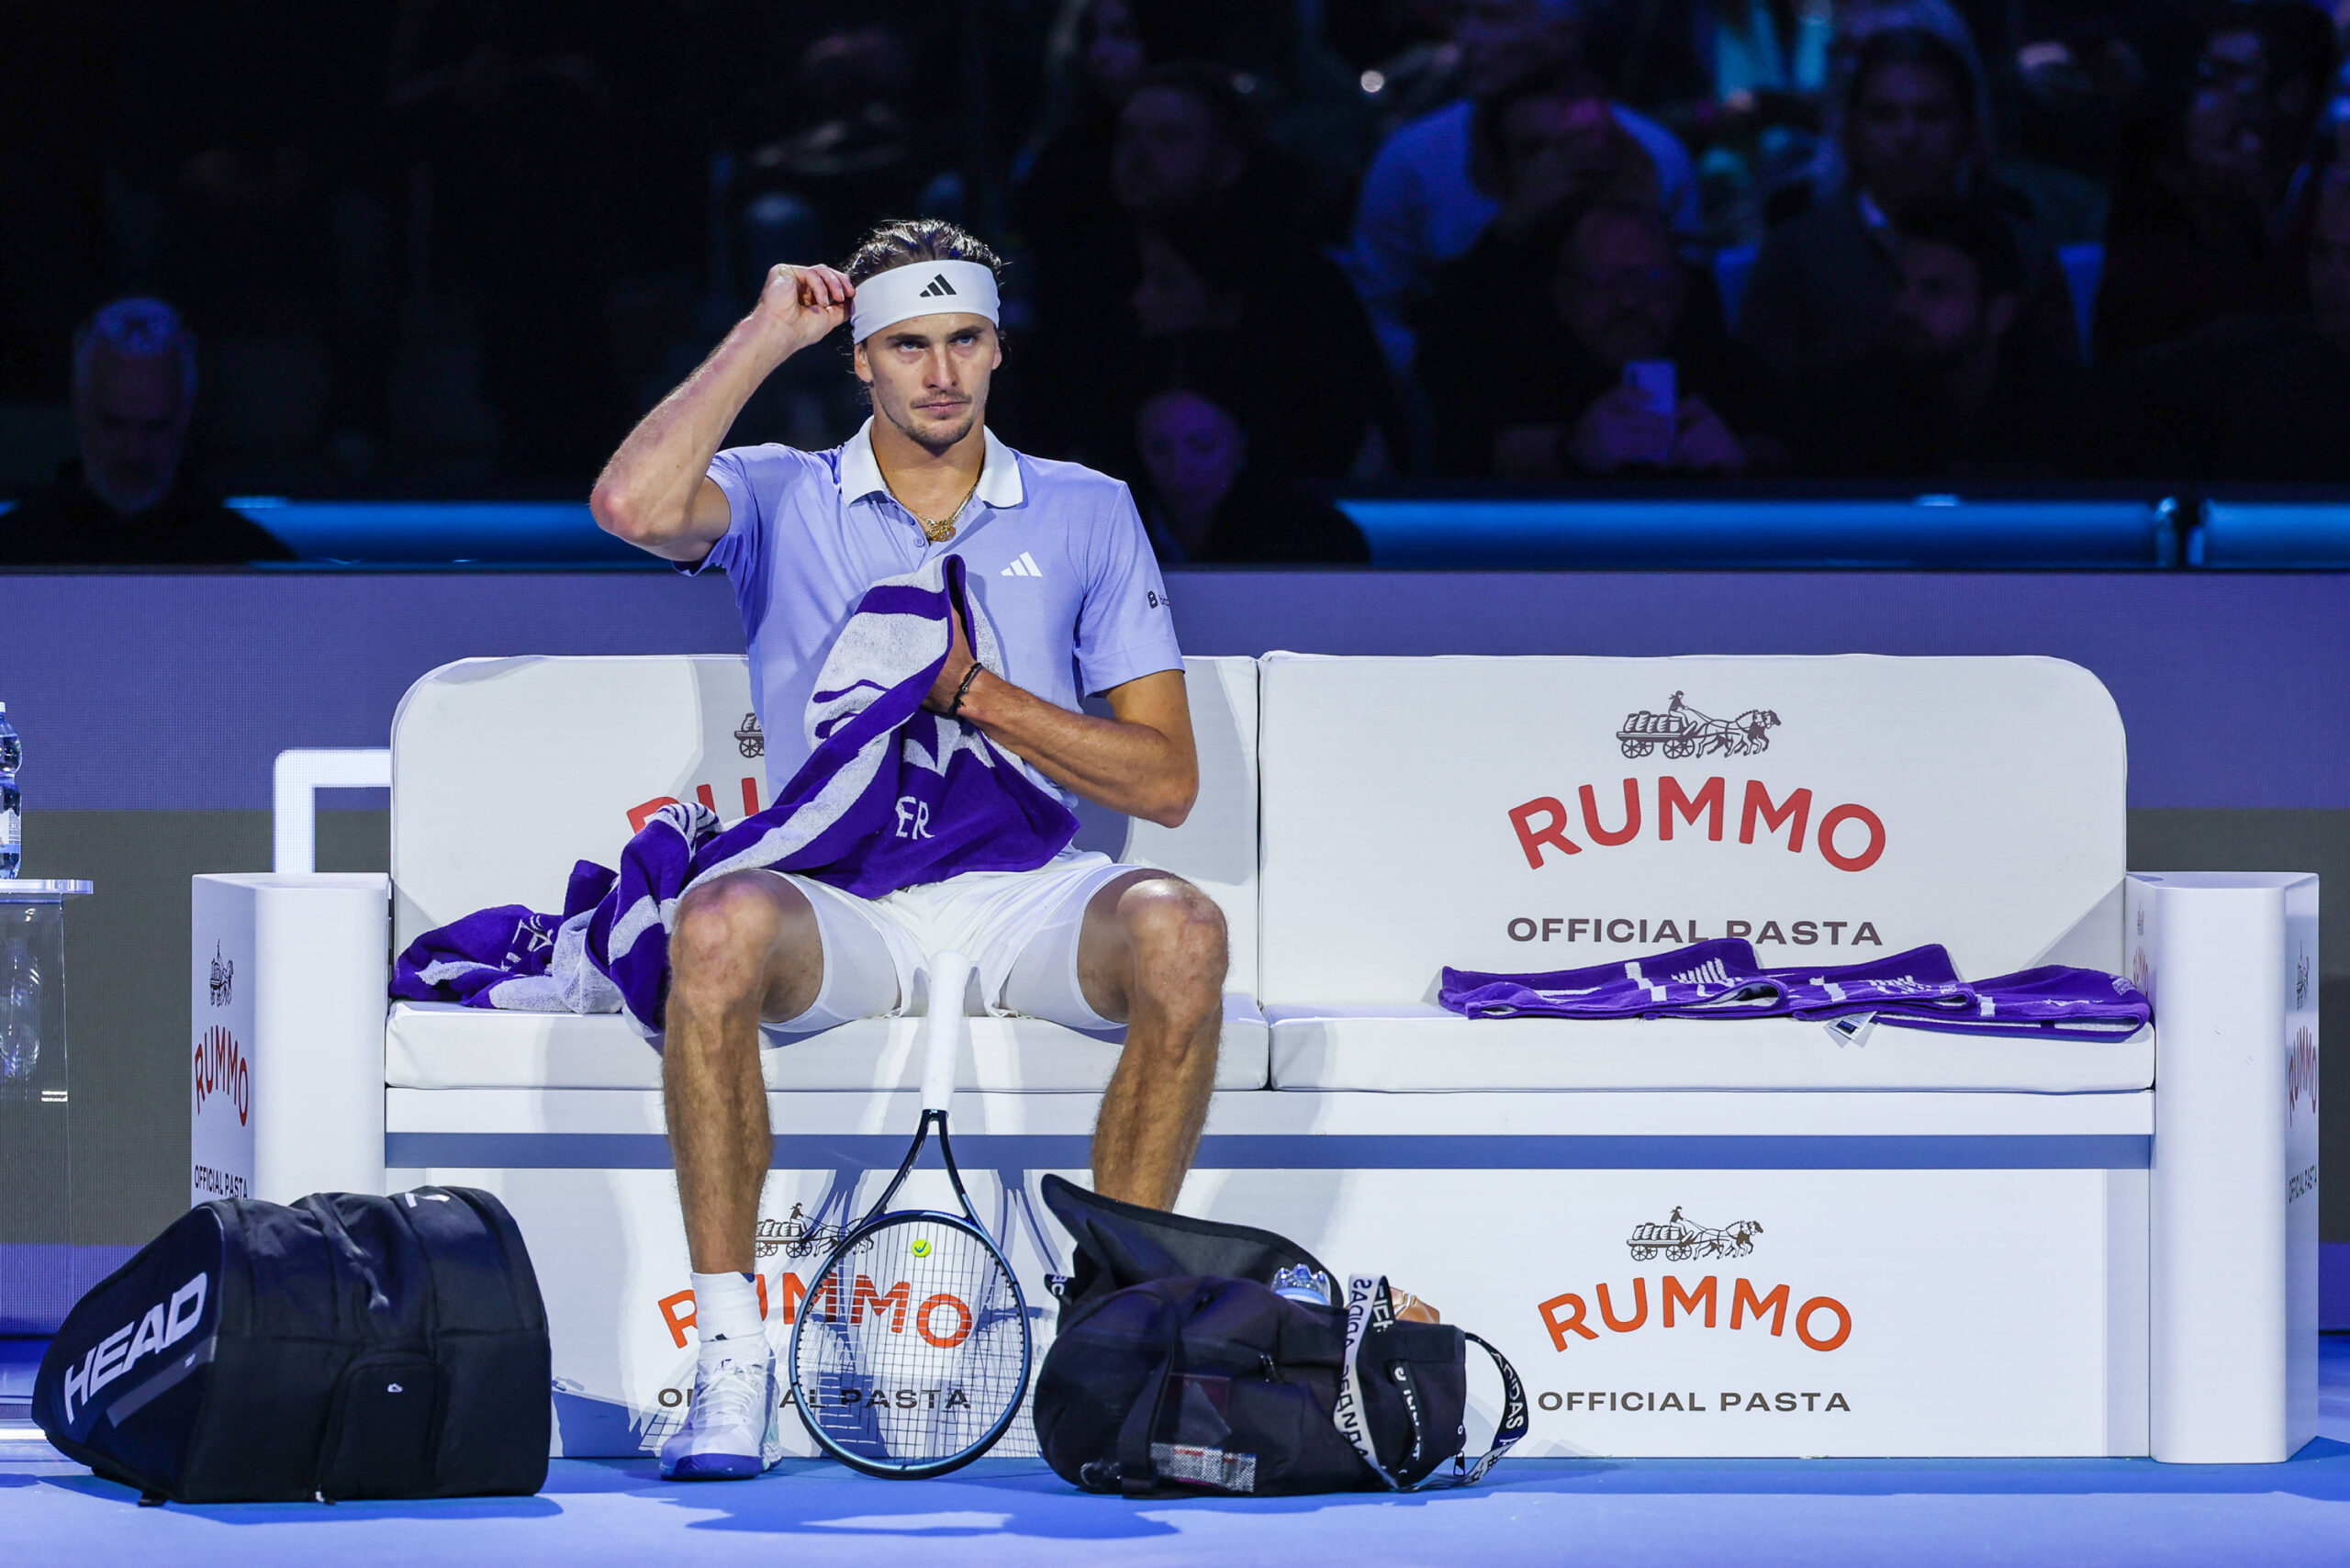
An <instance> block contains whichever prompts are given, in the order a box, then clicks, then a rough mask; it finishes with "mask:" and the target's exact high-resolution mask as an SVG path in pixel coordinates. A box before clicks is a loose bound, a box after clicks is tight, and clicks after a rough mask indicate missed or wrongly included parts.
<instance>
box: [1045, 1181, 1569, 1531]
mask: <svg viewBox="0 0 2350 1568" xmlns="http://www.w3.org/2000/svg"><path fill="white" fill-rule="evenodd" d="M1044 1195H1045V1202H1046V1204H1047V1205H1049V1206H1050V1207H1051V1209H1052V1211H1053V1213H1054V1214H1055V1215H1057V1216H1058V1218H1059V1219H1060V1222H1061V1223H1062V1224H1063V1225H1064V1226H1068V1227H1069V1234H1070V1235H1071V1236H1073V1237H1075V1238H1077V1257H1076V1261H1075V1262H1074V1263H1073V1264H1072V1265H1071V1271H1070V1273H1069V1276H1068V1278H1067V1279H1066V1280H1065V1281H1057V1282H1055V1284H1056V1290H1055V1294H1057V1295H1058V1296H1059V1297H1060V1300H1061V1311H1060V1327H1059V1330H1058V1333H1057V1336H1056V1338H1054V1340H1053V1344H1052V1348H1051V1349H1050V1350H1046V1352H1045V1364H1044V1366H1043V1368H1042V1369H1041V1370H1039V1372H1037V1375H1036V1402H1035V1422H1036V1438H1037V1441H1038V1442H1039V1444H1040V1445H1041V1446H1042V1448H1043V1450H1044V1455H1045V1461H1046V1463H1048V1464H1050V1465H1051V1466H1052V1467H1053V1469H1054V1471H1055V1473H1057V1474H1058V1475H1060V1477H1061V1478H1062V1479H1063V1480H1066V1481H1069V1482H1071V1483H1073V1484H1076V1485H1079V1486H1081V1487H1084V1488H1085V1489H1086V1490H1088V1491H1091V1492H1117V1493H1123V1494H1125V1495H1129V1496H1135V1495H1148V1494H1153V1493H1161V1492H1167V1491H1181V1492H1206V1493H1218V1494H1225V1495H1256V1496H1280V1495H1295V1494H1299V1493H1310V1492H1353V1491H1364V1490H1375V1489H1378V1488H1381V1487H1385V1488H1389V1489H1393V1490H1398V1491H1402V1490H1410V1489H1412V1488H1415V1487H1418V1486H1422V1485H1438V1486H1466V1485H1473V1484H1475V1483H1476V1482H1478V1481H1480V1480H1482V1479H1483V1477H1484V1474H1485V1473H1486V1471H1488V1470H1489V1469H1491V1468H1492V1467H1493V1464H1494V1461H1496V1460H1498V1459H1499V1458H1500V1457H1501V1456H1502V1455H1503V1453H1505V1451H1507V1450H1508V1449H1509V1447H1510V1445H1511V1444H1513V1443H1515V1442H1516V1441H1517V1439H1519V1438H1521V1437H1523V1436H1524V1435H1525V1433H1526V1423H1527V1413H1526V1395H1525V1393H1524V1391H1523V1389H1522V1388H1521V1387H1520V1385H1519V1383H1518V1380H1517V1373H1516V1371H1515V1370H1514V1369H1513V1368H1512V1367H1511V1366H1510V1364H1509V1362H1508V1361H1505V1360H1504V1359H1503V1358H1502V1355H1501V1352H1500V1351H1498V1350H1494V1348H1493V1347H1492V1346H1491V1345H1488V1344H1486V1343H1485V1341H1484V1340H1483V1339H1479V1338H1477V1336H1475V1335H1474V1334H1470V1333H1466V1332H1464V1331H1463V1330H1461V1329H1460V1328H1457V1327H1453V1326H1452V1325H1450V1324H1437V1323H1404V1322H1399V1321H1397V1320H1396V1319H1395V1317H1394V1316H1393V1310H1392V1308H1391V1306H1390V1305H1389V1302H1388V1297H1387V1282H1386V1281H1385V1280H1383V1279H1371V1278H1357V1279H1353V1280H1350V1281H1348V1282H1347V1285H1346V1291H1347V1300H1346V1303H1345V1305H1327V1306H1324V1305H1313V1304H1311V1303H1307V1302H1301V1301H1296V1300H1292V1299H1291V1298H1289V1297H1286V1296H1282V1295H1279V1294H1275V1293H1274V1291H1273V1289H1272V1285H1273V1282H1274V1278H1275V1276H1276V1275H1277V1274H1279V1273H1281V1271H1285V1270H1287V1271H1303V1276H1304V1278H1307V1279H1311V1278H1313V1277H1315V1276H1316V1275H1319V1276H1320V1277H1321V1278H1322V1279H1323V1280H1325V1281H1327V1280H1328V1279H1329V1278H1330V1275H1329V1271H1327V1270H1326V1269H1324V1268H1323V1267H1322V1265H1321V1264H1319V1263H1318V1262H1316V1261H1315V1260H1314V1257H1313V1256H1312V1254H1310V1253H1308V1252H1307V1251H1306V1250H1305V1249H1304V1248H1301V1247H1299V1246H1297V1245H1296V1244H1295V1243H1294V1242H1292V1241H1289V1240H1287V1239H1285V1238H1282V1237H1279V1236H1276V1235H1274V1234H1273V1233H1272V1232H1270V1231H1267V1230H1254V1229H1250V1228H1249V1227H1248V1226H1234V1225H1218V1224H1215V1223H1213V1222H1211V1221H1208V1220H1199V1219H1190V1218H1186V1217H1185V1216H1183V1215H1172V1214H1166V1213H1163V1212H1161V1211H1159V1210H1157V1209H1146V1208H1139V1207H1137V1206H1136V1205H1134V1204H1122V1203H1117V1202H1115V1201H1113V1200H1112V1199H1108V1198H1104V1197H1101V1196H1099V1195H1097V1194H1095V1193H1089V1192H1087V1191H1085V1190H1084V1189H1083V1188H1080V1187H1078V1186H1076V1185H1074V1184H1073V1183H1070V1182H1065V1181H1063V1180H1062V1179H1061V1178H1059V1177H1057V1176H1046V1178H1045V1181H1044ZM1292 1277H1296V1276H1294V1275H1293V1276H1292ZM1472 1340H1473V1341H1474V1342H1475V1343H1477V1344H1478V1345H1480V1346H1483V1349H1484V1350H1485V1352H1486V1353H1487V1354H1488V1355H1490V1356H1492V1357H1493V1359H1494V1365H1495V1366H1496V1367H1498V1368H1499V1369H1500V1371H1501V1375H1502V1385H1503V1392H1504V1398H1503V1412H1502V1418H1501V1421H1500V1423H1499V1425H1498V1429H1497V1430H1496V1431H1495V1433H1494V1446H1493V1449H1492V1450H1491V1451H1489V1452H1488V1453H1486V1454H1485V1456H1484V1457H1483V1459H1480V1460H1478V1461H1477V1462H1475V1463H1474V1464H1473V1465H1470V1464H1466V1463H1464V1462H1462V1460H1461V1457H1460V1456H1461V1450H1462V1448H1463V1446H1464V1444H1465V1442H1466V1440H1467V1436H1468V1434H1467V1430H1466V1425H1465V1422H1464V1421H1463V1418H1462V1417H1463V1415H1464V1412H1465V1408H1466V1406H1467V1403H1468V1363H1467V1356H1468V1346H1469V1344H1470V1342H1471V1341H1472ZM1447 1460H1450V1461H1452V1462H1453V1466H1452V1470H1451V1472H1450V1473H1448V1474H1446V1475H1443V1476H1440V1477H1439V1476H1437V1475H1436V1472H1437V1470H1438V1466H1440V1465H1442V1464H1443V1463H1444V1462H1446V1461H1447ZM1432 1477H1434V1479H1431V1478H1432Z"/></svg>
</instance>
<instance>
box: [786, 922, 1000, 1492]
mask: <svg viewBox="0 0 2350 1568" xmlns="http://www.w3.org/2000/svg"><path fill="white" fill-rule="evenodd" d="M970 969H971V966H970V961H969V960H968V959H967V958H964V957H963V956H962V955H961V954H960V953H953V952H948V953H941V954H939V955H938V956H937V957H936V958H933V959H932V960H931V964H930V1010H929V1014H928V1015H927V1016H926V1017H925V1018H924V1019H923V1075H922V1126H920V1127H918V1128H916V1129H915V1132H914V1141H913V1145H912V1148H908V1149H907V1150H906V1158H905V1160H904V1162H903V1163H901V1165H899V1167H898V1173H897V1174H896V1175H895V1176H893V1177H891V1178H890V1185H889V1187H888V1188H887V1190H885V1191H884V1192H883V1193H882V1194H881V1198H880V1201H879V1202H878V1203H876V1204H874V1205H873V1207H872V1209H871V1211H870V1212H868V1213H867V1215H866V1216H865V1217H864V1218H863V1219H862V1220H859V1221H858V1222H857V1223H856V1226H853V1227H852V1228H851V1229H850V1230H849V1232H848V1234H847V1235H846V1236H845V1237H843V1238H841V1240H840V1241H839V1242H838V1244H836V1245H835V1246H834V1248H833V1249H832V1255H831V1256H830V1257H828V1258H826V1259H825V1260H824V1264H823V1267H822V1268H821V1269H819V1270H818V1271H816V1277H815V1278H814V1279H813V1280H812V1281H811V1282H809V1286H808V1292H807V1294H806V1295H804V1296H803V1297H802V1298H801V1305H800V1314H799V1316H798V1318H797V1320H796V1321H795V1322H794V1323H793V1325H792V1329H791V1356H790V1363H791V1394H792V1401H793V1403H794V1404H796V1405H797V1406H799V1408H800V1419H801V1420H802V1421H804V1422H805V1423H807V1427H808V1435H809V1436H811V1437H812V1438H814V1439H816V1443H817V1446H818V1447H820V1448H822V1450H824V1451H825V1452H826V1453H828V1454H831V1455H832V1456H833V1457H834V1459H837V1460H839V1461H840V1462H842V1463H843V1464H845V1465H848V1466H850V1467H851V1468H852V1469H856V1470H861V1471H863V1472H864V1473H866V1474H867V1475H878V1476H882V1477H885V1478H889V1479H894V1480H919V1479H921V1478H922V1477H923V1476H930V1475H943V1474H945V1473H946V1472H948V1471H950V1470H953V1469H955V1468H957V1466H959V1465H965V1464H968V1463H969V1462H971V1461H973V1460H975V1459H977V1458H979V1455H981V1454H983V1453H985V1452H987V1450H989V1449H990V1448H991V1447H993V1446H994V1444H995V1441H996V1439H998V1438H1001V1437H1002V1436H1003V1433H1004V1428H1007V1427H1009V1426H1011V1424H1012V1418H1013V1417H1014V1416H1016V1415H1018V1414H1019V1413H1020V1401H1021V1399H1022V1396H1023V1395H1024V1394H1026V1393H1027V1390H1028V1360H1029V1336H1028V1304H1027V1302H1026V1301H1025V1300H1024V1298H1023V1297H1022V1296H1021V1294H1020V1282H1019V1281H1017V1280H1016V1279H1014V1278H1013V1273H1012V1265H1011V1264H1009V1263H1007V1262H1006V1261H1005V1260H1004V1257H1003V1252H1002V1249H1000V1248H998V1247H997V1246H996V1244H995V1240H994V1238H992V1237H990V1236H989V1235H988V1233H987V1228H986V1227H985V1226H982V1225H980V1223H979V1214H978V1212H977V1211H976V1210H974V1209H973V1208H972V1207H971V1199H970V1195H969V1194H968V1193H966V1192H964V1191H963V1174H962V1172H961V1171H960V1170H957V1169H956V1165H955V1149H954V1146H953V1145H952V1144H950V1143H949V1142H948V1141H947V1137H946V1104H947V1101H948V1099H949V1097H950V1096H951V1095H952V1094H953V1092H954V1089H955V1058H956V1054H957V1048H958V1047H959V1046H960V1044H961V1040H962V1035H963V989H964V986H965V984H966V983H967V981H968V976H969V974H970ZM934 1126H935V1127H936V1128H937V1130H938V1152H939V1154H940V1155H941V1156H942V1157H943V1158H944V1159H946V1179H947V1180H948V1181H949V1182H953V1183H954V1186H955V1197H956V1199H957V1202H959V1203H960V1204H962V1205H963V1212H962V1214H961V1215H959V1216H958V1215H950V1214H940V1213H937V1212H935V1211H933V1210H925V1209H903V1210H899V1211H897V1212H894V1213H892V1212H890V1200H891V1199H893V1198H895V1197H896V1196H897V1195H898V1189H899V1188H900V1187H901V1186H903V1185H904V1184H905V1180H906V1176H907V1173H908V1172H910V1171H912V1170H913V1168H914V1160H915V1159H917V1158H919V1157H920V1155H921V1154H922V1146H923V1142H924V1141H925V1140H926V1139H927V1138H928V1137H929V1136H930V1132H931V1129H932V1128H933V1127H934Z"/></svg>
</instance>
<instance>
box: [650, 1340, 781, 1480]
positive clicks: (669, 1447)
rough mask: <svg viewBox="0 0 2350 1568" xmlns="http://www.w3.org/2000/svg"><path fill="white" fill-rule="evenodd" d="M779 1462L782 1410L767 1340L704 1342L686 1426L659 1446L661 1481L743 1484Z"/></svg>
mask: <svg viewBox="0 0 2350 1568" xmlns="http://www.w3.org/2000/svg"><path fill="white" fill-rule="evenodd" d="M782 1457H783V1407H782V1405H781V1403H780V1400H779V1393H778V1388H777V1385H776V1376H775V1356H774V1353H773V1352H772V1351H770V1350H768V1349H767V1339H766V1338H765V1337H764V1336H762V1337H760V1338H753V1339H746V1340H733V1339H712V1340H710V1341H708V1342H706V1343H705V1344H704V1345H703V1346H702V1348H701V1356H700V1359H699V1361H698V1362H697V1363H696V1365H695V1367H694V1399H693V1404H692V1405H691V1406H688V1408H687V1411H686V1420H685V1425H683V1426H681V1427H679V1428H677V1430H676V1431H675V1432H673V1433H671V1434H670V1436H669V1439H668V1440H667V1441H666V1442H664V1443H663V1444H662V1445H661V1478H662V1479H663V1480H665V1481H747V1480H749V1479H750V1478H751V1477H753V1476H755V1475H758V1474H761V1473H764V1472H766V1471H767V1470H768V1469H770V1468H772V1467H773V1466H774V1464H775V1462H776V1461H778V1460H779V1459H781V1458H782Z"/></svg>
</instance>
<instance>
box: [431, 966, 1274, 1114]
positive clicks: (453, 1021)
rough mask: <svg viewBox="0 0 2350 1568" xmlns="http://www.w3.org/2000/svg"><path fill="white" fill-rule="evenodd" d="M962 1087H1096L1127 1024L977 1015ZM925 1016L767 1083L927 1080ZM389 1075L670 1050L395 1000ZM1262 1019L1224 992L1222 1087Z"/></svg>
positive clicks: (643, 1074)
mask: <svg viewBox="0 0 2350 1568" xmlns="http://www.w3.org/2000/svg"><path fill="white" fill-rule="evenodd" d="M970 1025H971V1027H970V1048H969V1049H968V1051H967V1052H965V1053H964V1056H963V1058H962V1061H961V1063H960V1067H959V1070H958V1071H957V1075H956V1087H957V1088H958V1089H995V1090H1015V1091H1028V1092H1056V1091H1059V1092H1087V1093H1099V1092H1101V1091H1102V1088H1103V1087H1104V1086H1105V1085H1107V1084H1108V1083H1109V1081H1110V1074H1111V1072H1112V1071H1113V1070H1115V1068H1116V1067H1117V1065H1118V1053H1119V1049H1120V1045H1121V1042H1122V1041H1123V1039H1124V1037H1125V1031H1123V1030H1120V1031H1117V1032H1115V1033H1111V1034H1103V1035H1090V1034H1084V1033H1080V1031H1078V1030H1075V1029H1070V1028H1067V1027H1064V1026H1063V1025H1058V1024H1047V1023H1046V1022H1044V1021H1043V1020H1041V1019H1035V1018H974V1019H972V1020H970ZM920 1027H921V1020H920V1019H916V1018H861V1019H858V1020H857V1021H856V1022H855V1023H850V1024H844V1025H840V1026H839V1027H838V1028H834V1029H827V1030H825V1031H824V1032H823V1033H822V1034H818V1035H810V1036H805V1037H803V1038H801V1039H799V1040H797V1041H795V1042H794V1043H792V1044H790V1045H789V1046H784V1047H779V1048H777V1049H774V1050H766V1051H761V1052H760V1053H759V1065H760V1070H761V1071H762V1073H763V1074H764V1076H765V1077H766V1080H767V1087H768V1088H769V1089H829V1090H873V1089H919V1088H920V1087H921V1086H922V1060H921V1056H920V1053H919V1050H918V1048H917V1046H918V1042H917V1039H916V1036H917V1034H918V1032H919V1030H920ZM384 1047H385V1048H384V1075H385V1078H386V1081H388V1082H389V1083H390V1084H391V1086H392V1087H393V1088H396V1089H657V1088H659V1087H660V1086H661V1058H659V1057H658V1056H657V1055H655V1053H654V1050H653V1048H652V1047H650V1046H648V1045H646V1044H645V1043H644V1042H643V1040H641V1039H639V1038H637V1036H636V1035H635V1033H634V1031H632V1030H631V1029H630V1028H629V1026H628V1025H626V1024H624V1023H622V1022H621V1018H620V1015H619V1014H599V1015H595V1016H588V1017H583V1016H580V1015H579V1014H571V1013H495V1012H488V1011H485V1010H483V1009H480V1008H474V1007H460V1006H458V1005H456V1004H455V1003H454V1002H396V1003H394V1004H393V1007H392V1012H391V1021H390V1025H389V1026H388V1028H387V1030H386V1037H385V1042H384ZM1269 1051H1270V1045H1269V1042H1268V1039H1267V1035H1266V1028H1265V1020H1264V1017H1263V1015H1262V1014H1259V1012H1258V1011H1257V1004H1256V1003H1255V1002H1252V1001H1250V1000H1249V999H1248V996H1247V995H1245V994H1243V993H1242V992H1239V991H1227V992H1225V998H1224V1041H1223V1046H1222V1048H1221V1050H1220V1052H1219V1054H1218V1056H1217V1058H1216V1071H1215V1086H1216V1087H1217V1088H1218V1089H1262V1088H1264V1087H1265V1084H1266V1080H1267V1076H1268V1054H1269Z"/></svg>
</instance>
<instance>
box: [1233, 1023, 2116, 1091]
mask: <svg viewBox="0 0 2350 1568" xmlns="http://www.w3.org/2000/svg"><path fill="white" fill-rule="evenodd" d="M1266 1012H1267V1014H1268V1015H1269V1016H1270V1018H1271V1020H1272V1082H1273V1087H1274V1088H1276V1089H1368V1090H1385V1091H1398V1092H1403V1091H1412V1092H1427V1091H1438V1092H1441V1091H1448V1090H1474V1089H1483V1090H1496V1089H1499V1090H1513V1089H1514V1090H1545V1089H1585V1090H1590V1089H1602V1090H1627V1089H1673V1090H1684V1089H1727V1090H1785V1089H1815V1090H1816V1089H1830V1090H1852V1089H1869V1090H1895V1089H1925V1090H1978V1091H1989V1090H1997V1091H2012V1092H2026V1093H2041V1094H2078V1093H2088V1092H2104V1091H2117V1090H2137V1089H2145V1088H2148V1087H2150V1086H2151V1085H2152V1084H2153V1083H2154V1030H2153V1029H2151V1028H2147V1029H2141V1030H2139V1031H2138V1033H2137V1034H2135V1035H2133V1036H2130V1037H2129V1038H2128V1039H2124V1040H2064V1041H2049V1040H2010V1039H2000V1038H1994V1037H1975V1036H1951V1035H1937V1034H1931V1033H1929V1032H1927V1031H1925V1030H1922V1029H1902V1028H1896V1027H1894V1026H1892V1025H1880V1026H1879V1027H1877V1028H1876V1029H1874V1030H1873V1031H1871V1032H1870V1033H1869V1035H1868V1036H1867V1037H1866V1038H1865V1040H1864V1041H1863V1043H1862V1044H1860V1045H1857V1046H1846V1045H1840V1044H1838V1043H1837V1042H1836V1041H1835V1040H1834V1039H1832V1038H1830V1036H1829V1034H1828V1031H1827V1030H1826V1029H1824V1028H1823V1027H1821V1026H1820V1025H1818V1024H1809V1023H1805V1022H1803V1021H1801V1020H1798V1019H1794V1018H1744V1019H1694V1018H1691V1019H1684V1018H1659V1019H1639V1018H1635V1019H1628V1020H1623V1021H1604V1022H1603V1021H1598V1020H1588V1019H1566V1018H1463V1017H1461V1016H1460V1015H1459V1014H1454V1013H1447V1012H1446V1011H1444V1010H1443V1009H1442V1008H1440V1007H1436V1006H1433V1005H1426V1004H1417V1003H1408V1002H1406V1003H1394V1002H1390V1003H1382V1004H1378V1005H1367V1006H1351V1007H1349V1006H1304V1005H1280V1004H1276V1005H1274V1006H1270V1007H1269V1008H1267V1009H1266Z"/></svg>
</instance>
